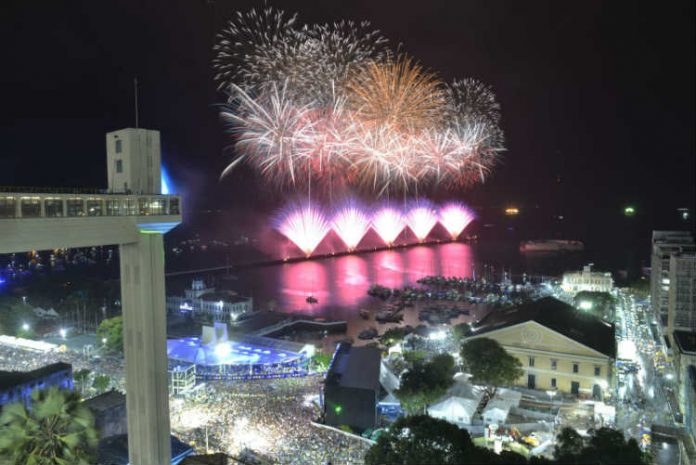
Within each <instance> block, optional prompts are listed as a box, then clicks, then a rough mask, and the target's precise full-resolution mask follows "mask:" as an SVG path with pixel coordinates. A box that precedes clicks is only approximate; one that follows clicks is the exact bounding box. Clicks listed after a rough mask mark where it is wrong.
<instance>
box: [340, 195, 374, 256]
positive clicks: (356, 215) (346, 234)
mask: <svg viewBox="0 0 696 465" xmlns="http://www.w3.org/2000/svg"><path fill="white" fill-rule="evenodd" d="M331 226H332V228H333V230H334V232H335V233H336V234H338V237H340V238H341V240H342V241H343V243H344V244H345V245H346V247H347V248H348V250H349V251H353V250H355V248H356V247H357V246H358V244H359V243H360V240H361V239H362V238H363V237H364V236H365V233H367V230H368V229H369V227H370V219H369V218H368V216H367V215H366V214H365V211H364V209H362V208H360V207H359V206H358V205H356V204H354V203H353V202H348V203H347V204H346V205H344V206H343V207H341V208H339V209H338V210H337V211H336V214H335V215H334V217H333V219H332V221H331Z"/></svg>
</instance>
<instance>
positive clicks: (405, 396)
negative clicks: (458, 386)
mask: <svg viewBox="0 0 696 465" xmlns="http://www.w3.org/2000/svg"><path fill="white" fill-rule="evenodd" d="M453 383H454V359H453V358H452V356H451V355H449V354H438V355H436V356H435V357H433V358H432V359H431V360H430V361H429V362H422V361H419V362H416V363H414V365H413V366H412V367H411V368H410V369H409V370H408V371H406V372H405V373H404V374H403V375H402V376H401V385H400V388H399V389H398V390H397V391H396V393H395V394H396V396H397V397H398V398H399V400H400V401H401V406H402V407H403V408H404V410H406V411H407V412H408V413H410V414H416V413H422V412H423V410H424V409H425V407H426V406H427V405H428V404H431V403H433V402H434V401H436V400H437V399H439V398H440V397H442V396H444V395H445V393H446V392H447V389H449V387H450V386H452V384H453Z"/></svg>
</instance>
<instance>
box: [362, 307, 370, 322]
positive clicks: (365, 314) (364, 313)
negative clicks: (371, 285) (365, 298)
mask: <svg viewBox="0 0 696 465" xmlns="http://www.w3.org/2000/svg"><path fill="white" fill-rule="evenodd" d="M360 318H362V319H363V320H369V319H370V312H369V311H368V310H365V309H364V308H363V309H361V310H360Z"/></svg>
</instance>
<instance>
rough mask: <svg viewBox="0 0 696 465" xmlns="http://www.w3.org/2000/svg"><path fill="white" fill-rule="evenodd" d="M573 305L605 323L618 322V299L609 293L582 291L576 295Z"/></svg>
mask: <svg viewBox="0 0 696 465" xmlns="http://www.w3.org/2000/svg"><path fill="white" fill-rule="evenodd" d="M573 305H574V306H575V308H579V309H580V310H582V311H586V312H588V313H590V314H591V315H594V316H596V317H597V318H601V319H603V320H605V321H609V322H611V323H613V322H614V321H615V320H616V299H614V297H613V296H612V295H611V294H609V293H608V292H596V291H580V292H578V293H577V294H575V297H574V298H573Z"/></svg>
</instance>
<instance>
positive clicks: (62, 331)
mask: <svg viewBox="0 0 696 465" xmlns="http://www.w3.org/2000/svg"><path fill="white" fill-rule="evenodd" d="M67 334H68V332H67V331H66V330H65V328H60V337H62V338H63V339H65V336H66V335H67Z"/></svg>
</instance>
